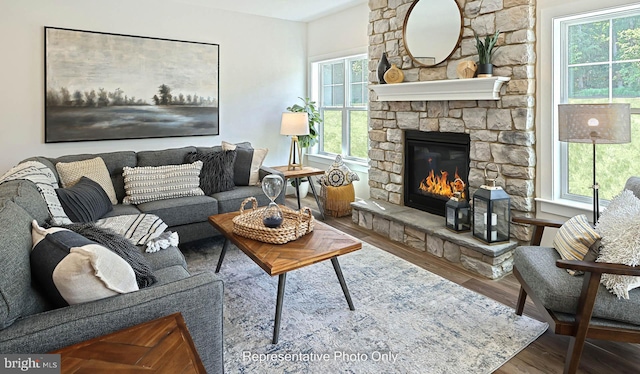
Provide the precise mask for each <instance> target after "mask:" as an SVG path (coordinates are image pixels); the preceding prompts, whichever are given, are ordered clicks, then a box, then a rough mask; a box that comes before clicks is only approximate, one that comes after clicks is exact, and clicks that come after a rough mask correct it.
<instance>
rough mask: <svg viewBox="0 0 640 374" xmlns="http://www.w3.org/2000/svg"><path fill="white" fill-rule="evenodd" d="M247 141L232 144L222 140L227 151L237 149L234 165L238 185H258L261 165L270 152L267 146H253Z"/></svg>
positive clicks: (234, 178)
mask: <svg viewBox="0 0 640 374" xmlns="http://www.w3.org/2000/svg"><path fill="white" fill-rule="evenodd" d="M246 144H247V143H241V144H231V143H227V142H222V149H224V150H225V151H233V150H236V151H237V152H236V161H235V163H234V167H233V182H234V184H235V185H236V186H256V185H258V184H260V167H261V166H262V163H263V162H264V159H265V158H266V157H267V153H268V152H269V150H268V149H266V148H255V149H254V148H252V147H251V145H248V146H247V145H246Z"/></svg>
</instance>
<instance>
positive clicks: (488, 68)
mask: <svg viewBox="0 0 640 374" xmlns="http://www.w3.org/2000/svg"><path fill="white" fill-rule="evenodd" d="M473 35H474V36H475V37H476V49H477V50H478V71H477V73H478V78H482V77H490V76H492V75H493V64H491V56H492V54H493V50H494V49H495V48H497V47H498V46H497V45H496V43H497V42H498V36H499V35H500V30H498V31H496V33H495V34H493V35H487V36H486V37H485V38H484V42H483V41H482V40H480V38H479V37H478V34H476V33H475V31H474V33H473Z"/></svg>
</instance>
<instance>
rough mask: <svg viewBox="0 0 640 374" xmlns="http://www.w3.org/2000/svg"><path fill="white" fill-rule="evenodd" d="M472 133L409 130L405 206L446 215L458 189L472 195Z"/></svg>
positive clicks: (405, 172)
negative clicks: (470, 169)
mask: <svg viewBox="0 0 640 374" xmlns="http://www.w3.org/2000/svg"><path fill="white" fill-rule="evenodd" d="M470 143H471V141H470V138H469V135H468V134H458V133H441V132H422V131H414V130H408V131H405V142H404V144H405V152H404V157H405V159H404V161H405V163H404V165H405V168H404V205H406V206H409V207H412V208H416V209H420V210H423V211H426V212H429V213H433V214H437V215H441V216H444V212H445V204H446V203H447V201H448V200H449V198H450V197H451V196H453V193H454V192H455V191H461V192H462V196H463V197H465V198H468V196H469V189H468V187H467V182H468V178H469V147H470Z"/></svg>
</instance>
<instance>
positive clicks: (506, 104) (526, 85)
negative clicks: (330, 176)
mask: <svg viewBox="0 0 640 374" xmlns="http://www.w3.org/2000/svg"><path fill="white" fill-rule="evenodd" d="M412 3H413V0H369V8H370V10H371V11H370V13H369V83H370V84H371V85H372V86H373V85H376V84H378V81H377V73H376V72H377V65H378V62H379V59H380V57H381V56H382V53H383V52H386V54H387V56H388V59H389V62H390V63H394V64H396V65H397V66H398V67H401V68H402V70H403V73H404V77H405V78H404V80H405V82H403V83H398V84H395V85H393V86H394V87H392V89H393V90H394V95H395V94H397V92H396V91H398V90H400V91H406V89H409V90H410V89H411V88H412V87H414V86H419V85H417V84H414V83H407V82H431V81H454V80H456V83H453V85H455V84H467V82H460V81H457V75H456V68H457V66H458V64H459V63H460V62H461V61H464V60H474V61H477V51H476V48H475V38H474V32H476V33H477V34H478V35H480V36H481V37H484V35H491V34H493V33H495V32H496V30H500V38H499V42H498V45H499V48H498V49H497V50H496V51H495V54H494V58H493V61H492V62H493V64H494V75H495V76H501V77H506V78H509V79H508V80H506V79H505V80H504V81H502V86H500V88H499V94H498V93H497V92H493V93H492V94H493V95H492V96H491V97H490V98H486V97H477V98H475V99H474V98H472V97H469V98H467V97H465V98H463V99H460V98H456V97H455V96H450V95H449V96H447V95H444V94H443V95H442V96H441V97H438V95H431V96H429V97H428V98H426V99H425V98H418V99H411V98H409V99H407V101H396V100H400V99H402V98H399V97H396V96H393V97H392V96H388V95H387V96H385V95H380V96H382V98H381V97H379V96H378V93H376V91H375V90H374V89H371V90H370V91H369V100H370V101H369V144H370V147H369V159H370V161H369V189H370V197H371V199H372V201H373V202H375V203H377V204H379V205H380V206H384V207H386V208H385V210H382V211H379V212H375V211H371V210H367V209H366V207H358V206H357V204H356V206H354V208H355V209H356V212H357V214H356V213H354V221H355V222H357V223H358V224H359V225H361V226H364V227H369V226H371V227H372V228H373V227H374V224H375V223H376V222H379V223H378V224H379V225H381V226H382V227H378V228H377V229H376V231H378V232H379V231H380V229H381V228H382V229H383V228H384V227H385V226H386V225H387V223H385V221H381V220H383V219H384V220H387V222H388V225H389V226H390V227H391V228H393V230H392V229H390V231H389V232H390V233H393V234H394V236H390V237H391V238H392V240H397V241H402V242H405V243H406V244H408V245H411V246H412V247H414V248H417V249H418V250H426V251H429V252H430V253H433V254H436V255H438V253H443V254H442V255H441V257H446V256H445V255H444V253H445V252H447V253H448V252H451V251H444V246H445V245H446V246H447V247H448V248H449V247H451V248H453V247H452V246H453V245H456V246H459V247H464V248H472V247H473V245H471V244H469V245H470V247H466V246H463V245H461V244H457V243H458V242H457V241H456V240H458V239H455V237H457V236H458V235H457V234H453V233H445V232H444V231H441V230H438V229H436V226H435V225H433V226H432V225H431V224H430V223H429V222H433V223H434V224H435V223H436V222H437V223H438V225H439V227H440V228H441V229H442V230H446V229H444V223H443V222H441V221H442V218H441V217H438V218H433V219H431V218H428V217H429V216H428V215H427V214H426V213H424V216H420V217H421V218H420V219H417V218H416V217H413V218H412V220H408V221H406V222H402V221H397V220H396V221H394V220H391V218H393V217H386V216H385V215H384V214H383V213H384V212H389V211H394V212H396V213H397V214H400V213H401V212H404V209H410V208H407V207H404V206H403V201H404V199H403V191H404V176H403V172H404V167H405V166H404V161H403V159H404V158H403V152H404V144H403V141H404V132H405V131H406V130H417V131H423V132H450V133H466V134H469V136H470V139H471V147H470V163H469V192H470V194H471V195H473V193H474V192H475V190H476V189H477V188H479V187H480V186H481V185H482V184H484V182H485V181H484V170H485V168H488V169H489V170H492V171H495V170H496V169H499V171H500V176H499V177H498V179H497V184H498V185H500V186H501V187H503V188H504V189H505V191H506V192H507V193H508V194H509V195H510V196H511V210H512V215H520V216H530V215H533V214H534V211H535V204H534V196H535V191H534V186H535V183H534V182H535V167H536V153H535V129H534V116H535V60H536V56H535V52H534V46H535V30H534V23H535V0H509V1H507V0H504V1H503V0H484V1H470V0H457V3H458V4H459V6H460V9H461V10H462V15H463V28H464V29H463V32H462V39H461V41H460V43H459V45H458V47H457V48H456V50H455V51H454V52H453V54H452V55H451V56H450V57H449V59H448V60H446V61H444V62H442V63H440V64H438V65H436V66H432V67H423V66H417V65H415V64H414V62H413V61H412V60H411V59H410V58H409V56H408V53H407V52H406V50H405V46H404V43H403V40H402V28H403V21H404V19H405V15H406V14H407V11H408V9H409V7H410V6H411V4H412ZM476 79H477V78H476ZM478 82H479V83H481V81H478ZM474 83H475V82H474ZM405 84H406V85H407V86H405V87H406V89H405V88H403V85H405ZM432 85H433V86H440V85H444V86H447V87H449V86H451V85H452V83H445V82H443V83H442V84H440V83H437V84H435V83H434V84H432ZM432 85H428V86H432ZM390 89H391V88H390ZM385 90H386V91H388V90H389V89H387V88H386V87H385V88H384V89H382V91H385ZM382 91H381V93H382ZM386 91H385V92H386ZM387 94H388V92H387ZM402 100H404V99H402ZM493 175H495V174H493ZM395 209H401V210H399V211H396V210H395ZM402 214H409V213H402ZM411 214H413V213H411ZM420 214H422V213H420ZM395 215H396V214H395V213H394V216H395ZM376 217H377V218H376ZM425 217H427V218H425ZM422 221H423V222H422ZM380 222H382V223H380ZM421 222H422V223H421ZM424 225H426V226H424ZM400 226H402V227H403V230H402V232H403V234H402V239H400V229H399V227H400ZM418 232H420V233H418ZM414 234H415V235H414ZM530 234H531V231H530V228H528V227H526V226H520V225H512V226H511V236H512V238H513V239H514V240H516V241H526V240H528V239H529V237H530ZM405 235H406V236H407V237H406V238H405ZM414 237H415V238H416V240H414V239H413V238H414ZM460 237H464V236H463V235H462V236H460ZM420 241H422V242H424V243H426V244H424V245H423V244H420ZM430 243H431V244H430ZM438 243H442V245H441V246H442V249H439V247H438V246H439V244H438ZM447 243H449V244H447ZM472 243H473V244H477V245H480V243H479V242H478V243H476V242H475V240H472ZM412 244H415V245H412ZM421 247H424V248H422V249H420V248H421ZM494 247H495V246H490V247H489V249H486V248H485V249H481V248H478V251H474V252H476V253H478V254H473V253H471V252H467V250H466V249H465V250H460V253H461V255H460V263H462V264H463V265H464V266H468V267H473V266H476V267H477V268H478V272H480V273H481V274H484V275H487V276H489V277H491V278H494V277H499V276H501V274H503V272H504V271H508V270H507V269H509V270H510V262H509V261H510V259H505V258H509V256H510V255H507V253H506V252H504V253H503V252H500V254H496V248H494ZM455 251H456V250H455V249H454V250H453V252H455ZM498 252H499V251H498ZM447 256H449V255H447ZM474 256H476V257H474ZM477 256H480V257H477ZM503 256H504V257H505V258H503ZM454 257H455V256H454ZM447 258H448V257H447ZM475 260H477V261H475ZM455 261H456V260H454V262H455ZM472 264H475V265H472ZM484 264H487V265H488V267H487V268H486V269H483V270H480V268H483V267H484Z"/></svg>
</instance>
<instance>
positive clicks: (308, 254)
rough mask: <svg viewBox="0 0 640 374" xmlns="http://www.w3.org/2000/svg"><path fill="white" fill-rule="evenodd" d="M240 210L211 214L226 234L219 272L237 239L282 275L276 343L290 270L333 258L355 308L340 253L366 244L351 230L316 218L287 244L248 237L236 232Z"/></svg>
mask: <svg viewBox="0 0 640 374" xmlns="http://www.w3.org/2000/svg"><path fill="white" fill-rule="evenodd" d="M238 214H240V213H239V212H231V213H224V214H218V215H215V216H210V217H209V223H211V224H212V225H213V227H215V228H216V229H217V230H218V231H220V232H221V233H222V235H224V237H225V239H226V240H225V242H224V246H223V247H222V252H221V253H220V259H219V260H218V265H217V266H216V273H217V272H219V271H220V267H221V266H222V261H223V260H224V255H225V253H226V252H227V248H228V247H229V243H230V242H231V243H233V244H235V245H236V247H238V248H240V250H242V251H243V252H244V253H245V254H246V255H247V256H249V257H250V258H251V259H252V260H253V261H254V262H255V263H256V264H257V265H258V266H260V267H261V268H262V270H264V271H265V272H266V273H267V274H269V275H272V276H275V275H278V296H277V299H276V317H275V322H274V326H273V344H276V343H278V334H279V330H280V318H281V316H282V299H283V296H284V287H285V282H286V279H287V272H289V271H292V270H296V269H300V268H303V267H305V266H308V265H312V264H315V263H317V262H321V261H325V260H331V264H332V265H333V269H334V270H335V272H336V275H337V276H338V281H339V282H340V286H341V287H342V292H343V293H344V297H345V298H346V299H347V304H349V309H351V310H355V308H354V307H353V302H352V301H351V296H350V295H349V289H348V288H347V284H346V283H345V281H344V277H343V276H342V270H341V269H340V264H339V263H338V256H340V255H343V254H345V253H349V252H353V251H357V250H358V249H360V248H362V243H361V242H359V241H358V240H355V239H353V238H352V237H350V236H348V235H347V234H345V233H343V232H341V231H338V230H336V229H334V228H333V227H331V226H329V225H326V224H324V223H322V222H318V221H316V222H315V223H314V229H313V231H312V232H311V233H309V234H307V235H304V236H303V237H301V238H299V239H297V240H294V241H291V242H288V243H286V244H269V243H263V242H259V241H256V240H253V239H249V238H245V237H243V236H239V235H236V234H234V233H233V222H232V219H233V217H235V216H237V215H238Z"/></svg>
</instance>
